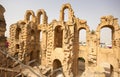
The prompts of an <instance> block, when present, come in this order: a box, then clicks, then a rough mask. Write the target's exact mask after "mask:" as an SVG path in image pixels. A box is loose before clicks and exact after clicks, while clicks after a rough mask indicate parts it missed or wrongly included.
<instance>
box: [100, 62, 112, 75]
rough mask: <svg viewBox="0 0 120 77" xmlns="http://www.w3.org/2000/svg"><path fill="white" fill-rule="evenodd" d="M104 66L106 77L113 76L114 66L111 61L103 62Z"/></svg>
mask: <svg viewBox="0 0 120 77" xmlns="http://www.w3.org/2000/svg"><path fill="white" fill-rule="evenodd" d="M102 67H103V68H104V74H105V77H112V75H113V66H112V65H111V64H109V63H102Z"/></svg>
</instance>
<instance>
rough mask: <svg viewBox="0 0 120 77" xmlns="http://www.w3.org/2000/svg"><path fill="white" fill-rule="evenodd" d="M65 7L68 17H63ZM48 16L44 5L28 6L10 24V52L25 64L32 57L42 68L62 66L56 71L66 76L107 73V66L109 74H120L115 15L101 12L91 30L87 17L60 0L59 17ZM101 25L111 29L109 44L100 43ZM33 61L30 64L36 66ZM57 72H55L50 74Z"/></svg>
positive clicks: (119, 30)
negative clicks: (83, 34)
mask: <svg viewBox="0 0 120 77" xmlns="http://www.w3.org/2000/svg"><path fill="white" fill-rule="evenodd" d="M66 9H68V20H67V21H64V10H66ZM47 19H48V17H47V14H46V12H45V11H44V10H43V9H40V10H38V11H37V13H36V14H34V12H33V11H32V10H27V11H26V13H25V16H24V19H23V20H20V21H18V22H17V23H15V24H12V25H11V26H10V39H9V40H10V46H9V53H10V54H11V55H12V56H17V59H18V60H19V61H21V62H23V63H25V64H27V63H28V62H30V61H32V60H35V61H36V62H37V63H38V66H44V68H41V70H42V71H45V70H47V68H50V70H51V71H52V72H54V71H55V70H57V69H59V68H61V69H60V70H59V72H63V74H64V76H65V77H90V76H89V75H90V73H91V77H93V76H94V77H107V74H106V69H108V71H109V73H108V74H109V75H111V76H112V77H119V72H120V71H119V65H120V61H119V60H120V56H119V55H120V52H119V50H120V27H119V24H118V22H117V18H114V17H113V16H111V15H110V16H103V17H101V22H100V24H99V25H98V27H97V29H96V31H90V28H89V26H88V25H87V21H85V20H82V19H79V18H77V17H75V15H74V11H73V9H72V7H71V5H70V4H63V6H62V8H61V9H60V17H59V20H53V21H52V22H51V23H48V20H47ZM41 20H42V22H40V21H41ZM104 27H108V28H110V29H111V30H112V35H113V37H112V48H102V47H101V46H100V39H101V38H100V30H101V29H102V28H104ZM81 29H85V30H86V45H84V46H83V45H80V44H79V31H80V30H81ZM40 38H41V40H40ZM79 60H81V61H82V62H80V63H79V62H78V61H79ZM36 62H33V63H31V64H30V65H31V66H37V63H36ZM79 67H81V68H80V69H82V71H81V70H80V69H78V68H79ZM81 72H82V73H81ZM96 74H97V75H96ZM99 74H100V75H99ZM56 75H57V73H56V72H54V73H53V74H52V77H56ZM31 76H32V75H31ZM108 77H110V76H108Z"/></svg>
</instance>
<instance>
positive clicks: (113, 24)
mask: <svg viewBox="0 0 120 77" xmlns="http://www.w3.org/2000/svg"><path fill="white" fill-rule="evenodd" d="M105 27H108V28H110V29H111V30H112V46H113V41H114V40H115V31H116V30H117V29H119V26H118V22H117V18H114V17H113V16H111V15H109V16H103V17H101V23H100V24H99V26H98V27H97V30H96V32H97V39H98V45H99V44H100V30H101V29H102V28H105Z"/></svg>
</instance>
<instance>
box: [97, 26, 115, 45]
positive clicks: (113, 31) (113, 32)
mask: <svg viewBox="0 0 120 77" xmlns="http://www.w3.org/2000/svg"><path fill="white" fill-rule="evenodd" d="M103 28H109V29H111V31H112V32H111V35H112V39H111V40H112V46H113V41H114V36H115V27H114V26H113V25H100V26H98V28H97V33H98V35H97V36H98V39H99V41H98V44H100V39H101V38H100V33H101V31H100V30H101V29H103Z"/></svg>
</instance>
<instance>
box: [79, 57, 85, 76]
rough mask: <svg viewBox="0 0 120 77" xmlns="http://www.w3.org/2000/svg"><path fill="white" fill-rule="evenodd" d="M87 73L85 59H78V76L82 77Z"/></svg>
mask: <svg viewBox="0 0 120 77" xmlns="http://www.w3.org/2000/svg"><path fill="white" fill-rule="evenodd" d="M84 71H85V59H84V58H82V57H79V58H78V76H81V75H82V74H83V72H84Z"/></svg>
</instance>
